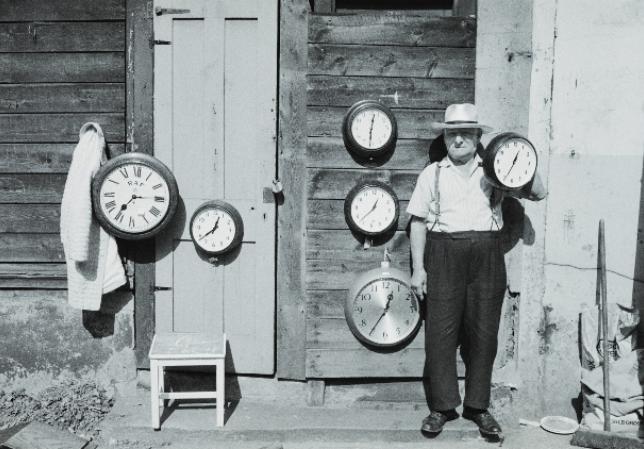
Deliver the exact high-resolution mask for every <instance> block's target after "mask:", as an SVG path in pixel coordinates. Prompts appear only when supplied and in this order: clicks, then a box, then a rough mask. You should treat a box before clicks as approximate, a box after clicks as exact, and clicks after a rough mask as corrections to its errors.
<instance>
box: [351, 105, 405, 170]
mask: <svg viewBox="0 0 644 449" xmlns="http://www.w3.org/2000/svg"><path fill="white" fill-rule="evenodd" d="M397 135H398V128H397V126H396V117H394V114H393V113H392V112H391V110H390V109H389V108H388V107H387V106H385V105H383V104H381V103H379V102H378V101H374V100H363V101H359V102H357V103H355V104H354V105H353V106H351V108H350V109H349V110H348V111H347V114H346V116H345V117H344V122H343V124H342V136H343V138H344V145H345V147H346V148H347V150H349V151H350V152H352V153H353V154H355V155H356V156H357V157H358V158H361V159H367V160H370V161H372V160H375V159H378V158H380V157H382V156H385V155H386V154H388V153H390V152H391V151H393V150H394V148H395V146H396V138H397Z"/></svg>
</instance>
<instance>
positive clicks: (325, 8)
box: [313, 0, 335, 14]
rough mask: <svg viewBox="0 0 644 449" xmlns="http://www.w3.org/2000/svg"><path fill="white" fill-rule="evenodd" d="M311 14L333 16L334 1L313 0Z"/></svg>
mask: <svg viewBox="0 0 644 449" xmlns="http://www.w3.org/2000/svg"><path fill="white" fill-rule="evenodd" d="M314 3H315V6H314V7H313V12H315V13H316V14H333V13H334V12H335V0H314Z"/></svg>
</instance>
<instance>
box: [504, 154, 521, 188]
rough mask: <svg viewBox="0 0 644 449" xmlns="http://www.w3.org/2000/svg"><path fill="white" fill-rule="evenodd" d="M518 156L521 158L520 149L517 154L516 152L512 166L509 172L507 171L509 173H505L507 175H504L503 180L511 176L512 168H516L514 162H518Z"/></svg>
mask: <svg viewBox="0 0 644 449" xmlns="http://www.w3.org/2000/svg"><path fill="white" fill-rule="evenodd" d="M518 158H519V151H517V154H515V155H514V159H513V160H512V165H511V166H510V170H508V172H507V173H506V174H505V176H504V177H503V180H504V181H505V179H506V178H507V177H508V176H510V172H511V171H512V169H513V168H514V164H516V163H517V159H518Z"/></svg>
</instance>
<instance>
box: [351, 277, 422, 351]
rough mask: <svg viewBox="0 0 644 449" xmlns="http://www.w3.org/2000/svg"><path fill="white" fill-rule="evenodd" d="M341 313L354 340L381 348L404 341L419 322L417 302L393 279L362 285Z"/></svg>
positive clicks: (379, 279) (409, 292)
mask: <svg viewBox="0 0 644 449" xmlns="http://www.w3.org/2000/svg"><path fill="white" fill-rule="evenodd" d="M345 314H346V315H347V319H348V323H349V326H350V327H351V330H352V331H353V332H354V334H355V335H356V337H358V338H359V339H360V340H362V341H364V342H366V343H369V344H373V345H376V346H383V347H384V346H393V345H396V344H399V343H401V342H402V341H404V340H406V339H407V338H409V337H410V336H411V335H412V334H413V333H414V331H415V330H416V328H417V327H418V324H419V323H420V313H419V304H418V299H417V298H416V296H415V295H414V294H413V293H412V291H411V290H410V289H409V287H408V286H407V285H406V284H405V283H403V282H402V281H401V280H400V279H397V278H395V277H382V278H378V279H374V280H372V281H370V282H368V283H366V284H365V285H364V286H363V287H362V288H361V289H360V290H358V292H357V294H355V295H354V297H353V298H350V302H348V303H347V305H346V309H345Z"/></svg>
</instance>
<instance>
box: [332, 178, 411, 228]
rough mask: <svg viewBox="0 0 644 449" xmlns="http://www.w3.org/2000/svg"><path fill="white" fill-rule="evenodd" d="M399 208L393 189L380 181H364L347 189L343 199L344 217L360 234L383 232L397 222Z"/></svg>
mask: <svg viewBox="0 0 644 449" xmlns="http://www.w3.org/2000/svg"><path fill="white" fill-rule="evenodd" d="M399 214H400V208H399V205H398V198H397V197H396V193H395V192H394V190H393V189H392V188H391V187H389V186H388V185H387V184H385V183H383V182H380V181H366V182H362V183H360V184H358V185H356V186H355V187H354V188H353V189H351V190H350V191H349V193H348V194H347V197H346V199H345V200H344V217H345V219H346V221H347V224H348V225H349V227H350V228H351V229H352V230H354V231H356V232H359V233H361V234H364V235H367V236H374V235H379V234H384V233H386V232H388V231H390V230H391V229H393V228H394V227H395V226H396V224H397V223H398V215H399Z"/></svg>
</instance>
